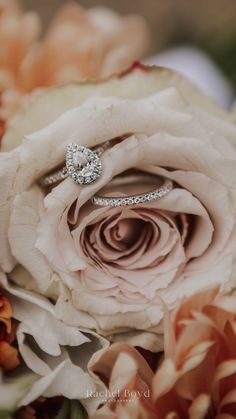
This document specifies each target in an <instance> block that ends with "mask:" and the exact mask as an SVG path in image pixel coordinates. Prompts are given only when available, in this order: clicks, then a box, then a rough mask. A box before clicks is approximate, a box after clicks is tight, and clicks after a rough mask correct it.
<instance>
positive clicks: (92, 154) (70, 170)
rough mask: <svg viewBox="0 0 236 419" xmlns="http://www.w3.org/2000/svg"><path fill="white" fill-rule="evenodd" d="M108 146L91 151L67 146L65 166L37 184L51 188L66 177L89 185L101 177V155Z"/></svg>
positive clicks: (80, 147)
mask: <svg viewBox="0 0 236 419" xmlns="http://www.w3.org/2000/svg"><path fill="white" fill-rule="evenodd" d="M109 146H110V141H106V142H105V143H104V144H102V145H99V146H98V147H95V148H94V149H93V150H91V149H89V148H86V147H83V146H81V145H79V144H73V143H70V144H68V145H67V152H66V165H65V166H64V167H63V168H61V169H58V170H56V171H54V172H52V173H50V174H49V175H46V176H43V177H42V178H41V179H40V180H39V183H40V185H41V186H43V187H48V186H52V185H54V184H55V183H58V182H60V181H62V180H63V179H65V178H67V177H68V176H70V177H71V179H72V180H73V181H74V182H76V183H78V184H80V185H89V184H90V183H93V182H95V180H96V179H97V178H98V177H99V176H100V175H101V172H102V164H101V159H100V157H101V155H102V154H103V153H104V151H105V150H107V149H108V148H109Z"/></svg>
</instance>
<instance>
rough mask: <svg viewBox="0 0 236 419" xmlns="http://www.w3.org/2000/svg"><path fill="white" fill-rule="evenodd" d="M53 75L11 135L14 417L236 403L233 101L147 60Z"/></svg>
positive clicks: (2, 259)
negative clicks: (219, 100)
mask: <svg viewBox="0 0 236 419" xmlns="http://www.w3.org/2000/svg"><path fill="white" fill-rule="evenodd" d="M73 16H74V15H73ZM59 21H60V19H59ZM139 22H140V21H139ZM73 46H74V45H73ZM43 49H44V47H42V46H41V47H40V49H39V51H41V52H40V54H39V55H40V57H42V55H43V54H42V50H43ZM41 54H42V55H41ZM49 56H50V54H49ZM93 56H94V55H93V54H92V57H93ZM115 57H117V55H115ZM38 59H39V56H38V57H37V60H36V62H37V63H38V64H37V65H36V64H35V67H34V68H35V69H37V71H39V72H40V69H41V64H39V62H40V61H38ZM82 62H83V63H84V59H83V60H82ZM127 64H128V63H127ZM122 66H123V65H122ZM75 67H76V65H75ZM57 68H58V67H57ZM96 68H97V67H96ZM117 68H118V67H117ZM64 70H65V69H63V71H64ZM119 70H120V69H119ZM66 73H67V70H66ZM34 74H35V73H34ZM67 74H68V73H67ZM73 74H74V73H73ZM85 78H86V77H85ZM88 78H90V74H89V77H88ZM78 79H79V76H78ZM27 80H28V79H27ZM76 80H77V76H76ZM66 81H68V80H66ZM48 84H53V85H54V86H53V87H49V88H44V89H41V90H40V91H38V93H37V94H35V92H34V93H33V94H32V95H31V96H29V97H28V96H27V97H26V96H25V93H22V92H21V93H20V98H21V100H20V101H21V102H22V100H23V101H24V104H23V106H20V109H19V110H18V112H17V113H16V114H14V117H13V118H10V119H9V118H7V119H6V121H5V122H4V135H3V137H2V141H1V153H0V217H1V218H0V219H1V228H0V243H1V248H0V267H1V271H0V286H1V292H0V366H1V375H0V417H1V418H9V417H12V418H16V419H35V418H40V419H46V418H55V419H56V418H57V419H61V418H62V419H68V418H71V419H82V418H83V419H84V418H91V419H113V418H114V419H154V418H158V419H185V418H186V419H187V418H189V419H209V418H217V419H231V418H234V417H236V393H235V383H236V349H235V342H236V328H235V324H236V323H235V322H236V295H235V273H234V268H235V250H234V249H235V244H234V241H235V207H236V195H235V186H234V181H235V176H236V165H235V162H236V147H235V141H236V140H235V139H236V126H235V121H234V115H233V112H228V111H225V110H223V109H221V108H220V107H218V106H217V105H216V104H215V103H214V102H213V101H212V100H211V99H210V98H209V97H207V96H206V95H205V94H204V93H203V92H201V91H200V90H199V89H198V88H197V87H196V86H195V85H193V84H192V83H190V82H189V81H188V80H187V79H185V78H184V77H182V76H181V75H180V74H178V73H176V72H173V71H171V70H168V69H165V68H161V67H147V66H144V65H142V64H139V63H135V64H133V65H132V66H131V67H130V68H129V69H128V70H125V71H121V72H116V74H114V75H112V76H110V77H107V78H106V79H104V80H100V81H94V80H93V81H91V80H87V81H80V82H78V81H76V82H74V80H73V78H72V81H71V82H70V83H66V84H63V85H61V86H58V84H60V83H59V82H58V80H57V81H56V79H55V81H54V82H52V83H51V82H50V83H48ZM36 85H38V84H36ZM39 85H40V86H41V84H39ZM55 85H56V86H55ZM14 88H15V87H14ZM6 92H7V89H5V90H4V92H3V93H2V95H5V93H6ZM21 105H22V104H21ZM18 106H19V105H18Z"/></svg>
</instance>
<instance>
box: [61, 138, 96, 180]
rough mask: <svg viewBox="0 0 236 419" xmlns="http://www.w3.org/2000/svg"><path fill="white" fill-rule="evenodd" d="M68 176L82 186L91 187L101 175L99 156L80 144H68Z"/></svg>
mask: <svg viewBox="0 0 236 419" xmlns="http://www.w3.org/2000/svg"><path fill="white" fill-rule="evenodd" d="M66 168H67V173H68V175H69V176H70V177H71V178H72V179H73V181H74V182H76V183H79V184H80V185H89V184H90V183H92V182H94V181H95V180H96V179H97V178H98V177H99V176H100V174H101V171H102V164H101V160H100V158H99V157H98V155H97V154H96V153H95V152H93V151H92V150H90V149H89V148H86V147H83V146H81V145H79V144H68V146H67V153H66Z"/></svg>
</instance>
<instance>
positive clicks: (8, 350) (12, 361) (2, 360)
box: [0, 341, 20, 371]
mask: <svg viewBox="0 0 236 419" xmlns="http://www.w3.org/2000/svg"><path fill="white" fill-rule="evenodd" d="M19 364H20V360H19V357H18V352H17V350H16V349H15V348H13V346H11V345H9V343H7V342H4V341H3V342H0V367H1V368H3V370H4V371H10V370H12V369H13V368H16V367H17V366H18V365H19Z"/></svg>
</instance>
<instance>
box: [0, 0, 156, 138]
mask: <svg viewBox="0 0 236 419" xmlns="http://www.w3.org/2000/svg"><path fill="white" fill-rule="evenodd" d="M21 5H23V3H22V2H20V1H19V2H18V1H17V0H16V1H15V0H3V1H0V137H1V134H3V133H4V129H5V122H6V121H7V120H8V119H9V118H10V117H11V116H12V115H13V114H14V112H15V111H16V110H17V109H18V107H19V106H20V105H21V104H23V103H24V100H25V97H24V95H26V94H27V93H30V92H32V91H33V90H34V89H35V88H38V87H48V86H55V85H62V84H65V83H68V82H73V81H81V80H86V79H89V80H93V79H99V78H104V77H108V76H109V75H111V74H113V73H116V72H120V71H122V70H124V69H126V68H127V67H128V66H130V65H131V64H132V62H133V61H134V60H136V59H138V58H141V57H142V56H143V55H144V53H145V52H146V50H147V47H148V44H149V30H148V26H147V24H146V22H145V20H144V19H143V18H142V17H139V16H137V15H135V14H132V15H127V16H120V15H119V14H117V13H116V12H114V11H112V10H111V9H108V8H92V9H89V10H85V9H83V8H82V7H81V6H79V5H78V4H76V3H73V2H65V3H64V4H62V7H61V8H60V9H59V10H55V13H56V15H55V16H54V19H53V20H52V22H51V23H50V26H49V27H48V28H47V30H46V31H44V33H43V31H42V30H41V29H42V28H41V26H42V27H43V26H44V22H45V19H44V17H43V16H42V19H40V15H38V13H37V2H34V4H32V5H30V8H31V9H32V10H33V12H31V11H29V12H28V11H25V12H24V11H22V10H21V8H20V6H21ZM45 5H46V3H45ZM47 8H48V3H47ZM48 15H50V13H49V14H48ZM44 29H45V28H44ZM133 34H135V36H133Z"/></svg>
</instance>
